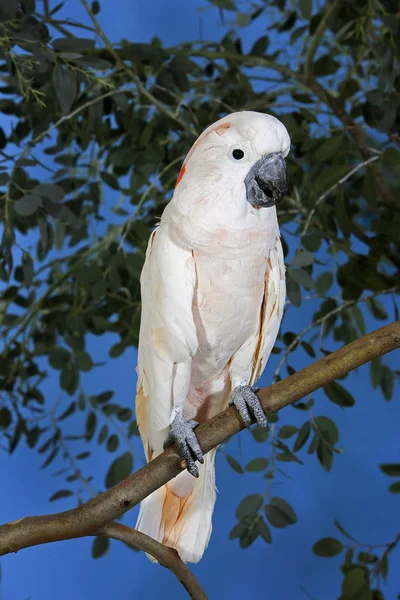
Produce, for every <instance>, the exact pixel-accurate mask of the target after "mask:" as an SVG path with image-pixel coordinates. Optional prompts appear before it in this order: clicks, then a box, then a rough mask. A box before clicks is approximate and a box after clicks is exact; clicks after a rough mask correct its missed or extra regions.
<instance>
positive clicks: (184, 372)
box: [138, 223, 198, 452]
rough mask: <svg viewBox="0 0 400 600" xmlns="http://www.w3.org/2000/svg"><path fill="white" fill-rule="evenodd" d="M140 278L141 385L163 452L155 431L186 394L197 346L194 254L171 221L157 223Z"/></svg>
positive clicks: (150, 427) (150, 429)
mask: <svg viewBox="0 0 400 600" xmlns="http://www.w3.org/2000/svg"><path fill="white" fill-rule="evenodd" d="M140 281H141V292H142V307H143V312H142V317H141V324H140V337H139V340H140V341H139V352H138V387H139V386H142V387H143V391H144V394H145V396H146V397H147V399H148V400H147V401H148V402H149V406H148V431H147V434H148V436H149V441H150V445H151V447H152V448H153V449H154V450H155V451H156V452H159V451H161V450H162V448H160V447H159V446H160V443H161V441H162V440H160V436H159V435H157V433H159V432H160V430H162V429H165V428H166V427H168V425H169V424H170V422H171V418H172V416H173V410H174V408H177V407H179V406H182V404H183V402H184V400H185V398H186V395H187V391H188V389H189V384H190V373H191V357H192V356H193V355H194V354H195V353H196V350H197V346H198V342H197V335H196V327H195V324H194V321H193V314H192V302H193V294H194V288H195V283H196V271H195V265H194V259H193V256H192V254H191V252H190V250H186V249H184V248H181V247H179V246H177V245H176V244H175V243H173V242H172V241H171V238H170V236H169V234H168V223H165V224H162V225H161V226H160V227H158V228H157V229H156V230H155V231H154V232H153V234H152V236H151V238H150V240H149V245H148V248H147V252H146V260H145V264H144V267H143V271H142V275H141V279H140ZM141 433H142V432H141ZM153 435H154V438H155V439H154V440H152V439H151V438H152V436H153ZM153 442H154V443H153Z"/></svg>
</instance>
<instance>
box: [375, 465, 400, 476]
mask: <svg viewBox="0 0 400 600" xmlns="http://www.w3.org/2000/svg"><path fill="white" fill-rule="evenodd" d="M379 466H380V468H381V470H382V471H383V472H384V473H385V475H389V477H400V463H383V464H381V465H379Z"/></svg>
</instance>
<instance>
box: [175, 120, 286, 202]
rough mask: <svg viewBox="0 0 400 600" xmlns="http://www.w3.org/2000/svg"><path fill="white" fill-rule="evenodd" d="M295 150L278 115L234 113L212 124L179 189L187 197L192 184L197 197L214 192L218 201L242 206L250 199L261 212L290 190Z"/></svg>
mask: <svg viewBox="0 0 400 600" xmlns="http://www.w3.org/2000/svg"><path fill="white" fill-rule="evenodd" d="M289 149H290V138H289V134H288V132H287V130H286V127H285V126H284V125H283V124H282V123H281V122H280V121H279V120H278V119H276V118H275V117H273V116H271V115H267V114H264V113H258V112H252V111H242V112H237V113H232V114H230V115H227V116H226V117H224V118H223V119H220V120H219V121H217V122H216V123H214V124H213V125H211V126H210V127H208V128H207V129H206V130H205V131H204V132H203V133H202V134H201V135H200V137H199V138H198V139H197V141H196V142H195V143H194V145H193V146H192V148H191V150H190V151H189V153H188V155H187V157H186V159H185V161H184V164H183V166H182V169H181V173H180V175H179V177H178V181H177V187H176V192H179V195H181V194H184V195H185V196H187V192H188V191H189V190H187V189H186V188H187V187H188V186H191V196H192V198H193V196H196V197H201V196H202V195H204V193H205V192H207V193H208V194H209V193H210V191H212V195H213V202H218V200H219V199H222V200H224V199H226V198H227V197H229V196H230V197H231V198H232V199H233V200H234V202H235V203H236V206H237V205H238V203H240V202H242V203H243V200H246V201H247V203H248V204H249V205H251V206H252V207H253V209H256V210H257V211H258V210H260V209H263V208H268V207H272V206H275V205H276V204H277V203H278V202H280V201H281V200H282V198H283V197H284V196H285V194H286V192H287V189H288V184H287V172H286V163H285V157H286V156H287V154H288V153H289ZM193 186H194V188H193ZM229 193H230V194H229Z"/></svg>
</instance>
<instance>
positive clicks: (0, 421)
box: [0, 407, 12, 429]
mask: <svg viewBox="0 0 400 600" xmlns="http://www.w3.org/2000/svg"><path fill="white" fill-rule="evenodd" d="M11 422H12V416H11V413H10V411H9V410H8V408H5V407H4V408H0V429H7V427H8V426H9V425H11Z"/></svg>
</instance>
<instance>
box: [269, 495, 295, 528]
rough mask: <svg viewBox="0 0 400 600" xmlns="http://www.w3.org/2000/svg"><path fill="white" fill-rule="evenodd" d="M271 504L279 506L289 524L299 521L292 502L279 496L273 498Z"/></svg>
mask: <svg viewBox="0 0 400 600" xmlns="http://www.w3.org/2000/svg"><path fill="white" fill-rule="evenodd" d="M270 505H271V506H275V507H277V508H279V510H280V511H282V512H283V513H284V514H285V518H286V520H287V521H288V523H289V524H293V523H296V522H297V515H296V513H295V512H294V510H293V508H292V507H291V506H290V504H289V503H288V502H286V500H284V499H283V498H279V497H278V496H275V497H273V498H271V501H270Z"/></svg>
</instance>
